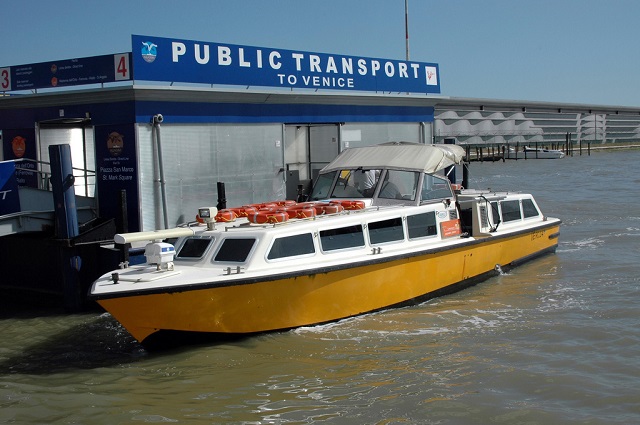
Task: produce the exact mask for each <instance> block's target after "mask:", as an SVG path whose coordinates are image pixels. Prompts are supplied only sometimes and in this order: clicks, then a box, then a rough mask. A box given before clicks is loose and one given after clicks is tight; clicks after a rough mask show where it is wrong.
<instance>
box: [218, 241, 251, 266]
mask: <svg viewBox="0 0 640 425" xmlns="http://www.w3.org/2000/svg"><path fill="white" fill-rule="evenodd" d="M255 243H256V240H255V239H240V238H226V239H225V240H224V241H222V245H221V246H220V249H218V253H217V254H216V256H215V258H214V259H213V261H220V262H230V263H244V262H245V261H246V260H247V257H249V254H250V253H251V249H252V248H253V245H255Z"/></svg>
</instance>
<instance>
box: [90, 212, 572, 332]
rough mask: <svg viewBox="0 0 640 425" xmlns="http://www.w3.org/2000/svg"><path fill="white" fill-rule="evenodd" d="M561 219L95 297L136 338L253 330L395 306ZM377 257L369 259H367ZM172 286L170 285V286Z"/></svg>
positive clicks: (551, 241)
mask: <svg viewBox="0 0 640 425" xmlns="http://www.w3.org/2000/svg"><path fill="white" fill-rule="evenodd" d="M558 232H559V225H558V226H552V227H549V228H546V229H543V230H536V231H532V232H528V233H523V234H519V235H517V236H514V237H510V238H495V240H492V237H490V236H489V237H487V238H486V239H484V240H483V241H482V242H480V243H474V244H469V245H467V244H465V245H464V246H461V247H457V248H454V249H450V250H445V251H440V252H434V253H427V254H422V255H417V256H415V257H410V258H402V259H396V260H392V261H387V262H381V263H378V264H368V265H362V266H358V267H355V268H347V269H340V270H334V271H329V272H326V273H318V274H310V275H304V276H297V277H291V278H284V279H279V280H272V281H266V282H258V283H247V284H240V285H234V286H225V287H215V286H212V287H209V288H203V289H185V290H184V291H182V292H173V293H169V292H167V293H156V294H148V295H131V296H123V297H122V298H111V299H102V300H99V301H98V302H99V303H100V305H102V307H104V308H105V309H106V310H107V311H108V312H110V313H111V314H112V315H113V316H114V317H115V318H116V319H117V320H118V321H119V322H120V323H121V324H122V325H123V326H124V327H125V328H126V329H127V330H128V331H129V333H131V335H133V337H134V338H136V339H137V340H138V341H142V340H144V339H145V338H146V337H147V336H149V335H150V334H152V333H154V332H156V331H158V330H178V331H194V332H219V333H254V332H263V331H269V330H277V329H288V328H294V327H298V326H304V325H311V324H316V323H323V322H329V321H334V320H338V319H342V318H345V317H350V316H354V315H358V314H361V313H365V312H369V311H373V310H377V309H380V308H384V307H387V306H391V305H394V304H399V303H402V302H405V301H408V300H411V299H414V298H418V297H420V296H423V295H425V294H429V293H431V292H434V291H437V290H439V289H442V288H445V287H447V286H450V285H453V284H455V283H458V282H461V281H464V280H467V279H471V278H474V277H477V276H480V275H482V274H484V273H487V272H490V271H491V270H493V269H494V267H495V265H496V264H500V265H503V266H504V265H507V264H509V263H511V262H514V261H517V260H520V259H523V258H526V257H529V256H532V255H535V254H536V253H540V252H544V251H546V250H549V249H552V248H554V247H555V246H557V238H552V237H550V235H553V234H557V233H558ZM373 258H375V257H373ZM174 290H175V289H174Z"/></svg>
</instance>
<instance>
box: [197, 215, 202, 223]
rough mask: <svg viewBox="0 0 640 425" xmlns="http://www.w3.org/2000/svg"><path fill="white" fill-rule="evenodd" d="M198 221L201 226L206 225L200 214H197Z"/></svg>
mask: <svg viewBox="0 0 640 425" xmlns="http://www.w3.org/2000/svg"><path fill="white" fill-rule="evenodd" d="M196 221H197V222H198V223H200V224H204V220H203V219H202V217H200V214H196Z"/></svg>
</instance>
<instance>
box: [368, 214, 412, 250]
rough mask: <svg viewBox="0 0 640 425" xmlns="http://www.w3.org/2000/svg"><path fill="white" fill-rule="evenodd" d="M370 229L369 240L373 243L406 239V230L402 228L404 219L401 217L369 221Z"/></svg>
mask: <svg viewBox="0 0 640 425" xmlns="http://www.w3.org/2000/svg"><path fill="white" fill-rule="evenodd" d="M368 229H369V240H370V241H371V243H372V244H377V243H384V242H391V241H401V240H403V239H404V230H403V229H402V219H401V218H400V217H398V218H392V219H390V220H384V221H377V222H375V223H369V225H368Z"/></svg>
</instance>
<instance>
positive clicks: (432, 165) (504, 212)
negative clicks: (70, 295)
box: [90, 143, 561, 342]
mask: <svg viewBox="0 0 640 425" xmlns="http://www.w3.org/2000/svg"><path fill="white" fill-rule="evenodd" d="M463 155H464V151H463V149H462V148H460V147H458V146H454V145H422V144H407V143H391V144H384V145H377V146H371V147H362V148H353V149H347V150H345V151H344V152H342V153H341V154H340V155H339V156H338V157H337V158H336V159H335V160H334V161H333V162H332V163H330V164H329V165H327V166H326V167H325V168H323V169H322V170H321V172H320V175H319V178H318V179H317V181H316V183H315V186H314V190H313V192H312V194H311V200H310V202H305V203H295V202H292V201H283V202H277V203H267V204H261V205H250V206H244V207H242V208H233V209H226V210H221V211H217V210H216V209H215V208H201V209H200V210H199V217H200V218H201V221H203V222H204V223H193V224H191V225H186V226H184V227H178V228H175V229H168V230H159V231H154V232H140V233H129V234H121V235H116V238H115V239H116V242H118V243H132V242H135V241H145V240H146V241H149V242H150V243H149V244H148V245H147V247H146V250H145V255H146V259H147V264H144V265H139V266H131V267H125V268H122V269H118V270H114V271H113V272H110V273H107V274H105V275H103V276H102V277H100V278H99V279H98V280H97V281H96V282H95V283H94V284H93V286H92V288H91V290H90V298H92V299H94V300H96V301H97V302H98V303H99V304H100V305H101V306H102V307H104V308H105V309H106V310H107V311H108V312H109V313H111V315H112V316H113V317H115V318H116V319H117V320H118V321H119V322H120V323H121V324H122V325H123V326H124V327H125V328H126V329H127V330H128V331H129V332H130V333H131V335H133V337H135V338H136V339H137V340H138V341H141V342H142V341H144V340H145V339H146V338H147V337H149V336H150V335H152V334H155V333H156V332H159V331H165V330H169V331H184V332H207V333H233V334H251V333H257V332H264V331H273V330H282V329H289V328H295V327H298V326H303V325H313V324H318V323H324V322H330V321H335V320H338V319H343V318H346V317H350V316H355V315H358V314H362V313H366V312H371V311H375V310H380V309H385V308H389V307H394V306H401V305H407V304H412V303H416V302H419V301H422V300H425V299H428V298H430V297H434V296H439V295H442V294H445V293H448V292H453V291H455V290H459V289H462V288H464V287H466V286H469V285H472V284H474V283H477V282H478V281H479V280H482V279H485V278H487V277H489V276H492V275H495V274H496V273H497V270H499V269H500V268H502V269H506V268H509V267H511V266H514V265H516V264H518V263H520V262H523V261H526V260H529V259H532V258H534V257H536V256H539V255H542V254H545V253H549V252H554V251H555V249H556V247H557V244H558V235H559V231H560V223H561V222H560V220H559V219H556V218H549V217H546V216H544V215H543V214H542V213H541V212H540V209H539V207H538V205H537V204H536V202H535V200H534V198H533V197H532V196H531V195H529V194H520V193H513V192H509V193H497V192H493V191H482V190H466V189H461V190H460V189H459V188H458V187H452V185H451V184H450V183H449V181H448V180H447V179H446V178H445V177H444V176H443V175H440V174H438V172H439V171H441V170H442V169H444V168H445V167H447V166H451V165H453V164H460V163H461V162H462V160H463ZM162 240H170V241H171V242H172V243H167V242H161V241H162ZM174 247H175V248H174Z"/></svg>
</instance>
